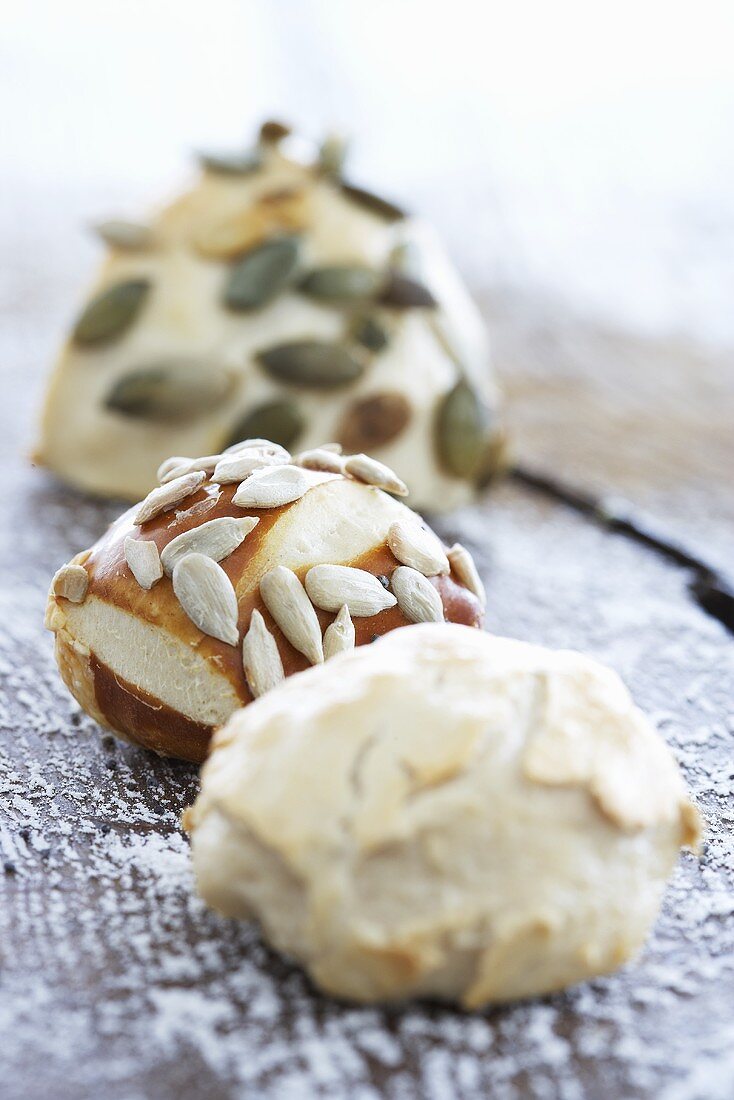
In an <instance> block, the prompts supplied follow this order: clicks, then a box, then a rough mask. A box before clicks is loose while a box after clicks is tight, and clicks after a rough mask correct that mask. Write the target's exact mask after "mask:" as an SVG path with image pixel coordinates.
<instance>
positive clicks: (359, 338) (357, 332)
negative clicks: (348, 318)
mask: <svg viewBox="0 0 734 1100" xmlns="http://www.w3.org/2000/svg"><path fill="white" fill-rule="evenodd" d="M349 334H350V336H351V338H352V340H356V342H357V343H358V344H361V345H362V347H363V348H367V349H368V351H384V349H385V348H386V347H387V345H388V344H389V342H390V337H389V335H388V332H387V329H386V328H385V326H384V325H382V324H380V322H379V321H378V320H377V318H376V317H373V316H372V314H363V315H362V316H360V317H357V318H356V319H355V321H354V322H353V324H352V327H351V329H350V333H349Z"/></svg>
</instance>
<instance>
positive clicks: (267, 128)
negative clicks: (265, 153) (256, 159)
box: [260, 119, 293, 145]
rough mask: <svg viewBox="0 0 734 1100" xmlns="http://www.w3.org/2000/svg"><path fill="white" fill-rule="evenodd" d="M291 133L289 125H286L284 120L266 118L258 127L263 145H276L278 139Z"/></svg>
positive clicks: (280, 139)
mask: <svg viewBox="0 0 734 1100" xmlns="http://www.w3.org/2000/svg"><path fill="white" fill-rule="evenodd" d="M292 133H293V131H292V130H291V128H290V126H287V125H286V123H285V122H277V121H276V120H275V119H268V120H267V122H263V124H262V126H261V127H260V141H261V142H262V144H263V145H277V144H278V142H279V141H282V140H283V138H287V137H288V136H289V135H290V134H292Z"/></svg>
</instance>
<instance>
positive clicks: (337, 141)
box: [319, 134, 347, 179]
mask: <svg viewBox="0 0 734 1100" xmlns="http://www.w3.org/2000/svg"><path fill="white" fill-rule="evenodd" d="M346 157H347V142H346V139H345V138H343V137H342V136H341V134H329V136H328V137H327V138H326V139H325V140H324V141H323V143H322V145H321V148H320V149H319V169H320V171H321V173H322V174H323V175H324V176H330V177H331V178H332V179H339V177H340V176H341V174H342V172H343V170H344V161H345V160H346Z"/></svg>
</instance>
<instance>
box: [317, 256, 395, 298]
mask: <svg viewBox="0 0 734 1100" xmlns="http://www.w3.org/2000/svg"><path fill="white" fill-rule="evenodd" d="M384 281H385V277H384V275H381V274H380V273H379V272H377V271H373V270H372V268H369V267H365V266H364V265H363V264H334V265H331V266H329V267H317V268H314V270H313V271H309V273H308V274H307V275H306V276H304V278H303V279H302V280H301V282H300V284H299V289H300V290H302V291H303V293H304V294H308V295H309V297H311V298H319V299H321V300H325V301H330V302H353V301H360V300H361V299H363V298H372V297H373V296H374V295H375V294H376V293H377V292H378V290H379V289H380V287H381V286H382V284H383V283H384Z"/></svg>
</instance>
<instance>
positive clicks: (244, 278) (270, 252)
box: [224, 237, 299, 310]
mask: <svg viewBox="0 0 734 1100" xmlns="http://www.w3.org/2000/svg"><path fill="white" fill-rule="evenodd" d="M298 247H299V246H298V239H297V238H296V237H276V238H274V239H273V240H272V241H266V242H265V244H260V245H257V246H256V247H255V248H251V249H250V250H249V252H246V253H245V254H244V256H242V257H241V258H240V259H239V260H238V261H237V263H236V264H235V265H234V266H233V267H232V269H231V271H230V274H229V279H228V280H227V285H226V287H225V289H224V304H225V305H226V306H227V308H228V309H234V310H247V309H257V308H258V307H259V306H264V305H265V304H266V303H267V302H269V301H271V300H272V299H273V298H274V297H275V296H276V294H278V292H279V291H281V290H282V289H283V287H284V286H285V285H286V283H287V282H288V280H289V279H290V277H291V275H292V274H293V272H294V270H295V267H296V263H297V262H298Z"/></svg>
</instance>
